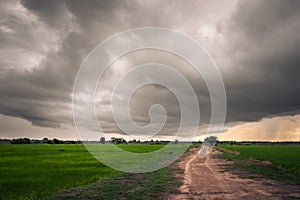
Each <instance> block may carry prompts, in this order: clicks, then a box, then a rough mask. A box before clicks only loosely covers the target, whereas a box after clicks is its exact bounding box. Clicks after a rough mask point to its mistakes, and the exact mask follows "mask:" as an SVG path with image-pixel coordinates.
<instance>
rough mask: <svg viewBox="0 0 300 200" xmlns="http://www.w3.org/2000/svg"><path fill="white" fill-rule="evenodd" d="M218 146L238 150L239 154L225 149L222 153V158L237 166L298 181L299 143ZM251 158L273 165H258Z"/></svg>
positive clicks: (299, 180) (299, 174) (299, 163)
mask: <svg viewBox="0 0 300 200" xmlns="http://www.w3.org/2000/svg"><path fill="white" fill-rule="evenodd" d="M218 148H219V149H222V148H223V149H227V150H231V151H237V152H240V155H234V154H232V153H230V152H228V151H225V152H224V153H223V155H222V157H223V158H226V159H230V160H234V161H235V166H237V167H241V168H244V169H246V170H248V171H251V172H255V173H260V174H264V175H266V176H268V177H271V178H273V179H277V180H285V181H292V182H297V183H300V146H299V145H219V146H218ZM253 159H255V160H260V161H270V162H271V163H272V164H273V165H272V166H264V165H260V164H257V163H255V162H253Z"/></svg>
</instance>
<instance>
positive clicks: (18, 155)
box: [0, 144, 162, 200]
mask: <svg viewBox="0 0 300 200" xmlns="http://www.w3.org/2000/svg"><path fill="white" fill-rule="evenodd" d="M161 147H162V145H127V146H126V145H121V146H120V148H124V149H126V150H128V151H132V152H149V151H154V150H157V149H159V148H161ZM0 156H1V160H0V173H1V179H0V199H5V200H8V199H16V200H18V199H41V198H43V197H46V196H48V195H51V194H53V193H55V192H57V191H59V190H62V189H67V188H70V187H75V186H80V185H85V184H88V183H92V182H95V181H97V180H99V179H107V178H115V177H118V176H120V175H124V173H121V172H119V171H116V170H114V169H111V168H109V167H107V166H105V165H103V164H101V163H100V162H99V161H97V160H96V159H95V158H94V157H93V156H91V155H90V153H89V152H88V151H87V150H86V149H85V147H84V146H83V145H45V144H43V145H0Z"/></svg>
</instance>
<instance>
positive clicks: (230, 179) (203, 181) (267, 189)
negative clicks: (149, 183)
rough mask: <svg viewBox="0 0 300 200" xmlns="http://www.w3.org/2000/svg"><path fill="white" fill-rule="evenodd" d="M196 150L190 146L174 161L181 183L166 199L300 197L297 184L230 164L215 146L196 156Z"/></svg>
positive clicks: (299, 189) (299, 187)
mask: <svg viewBox="0 0 300 200" xmlns="http://www.w3.org/2000/svg"><path fill="white" fill-rule="evenodd" d="M198 150H199V149H192V150H190V151H189V152H188V153H186V154H185V156H183V157H182V158H181V160H180V161H179V162H178V163H177V167H178V168H179V169H182V170H184V173H183V174H179V173H178V174H177V176H178V177H179V178H181V179H182V186H181V187H180V188H179V191H180V193H179V194H172V195H170V196H168V199H251V200H252V199H300V185H289V184H286V183H283V182H279V181H275V180H271V179H268V178H265V177H263V176H262V175H256V174H251V173H248V172H245V171H243V170H238V169H232V168H229V167H228V165H231V164H232V161H227V160H224V159H220V158H218V157H217V156H216V155H217V154H220V153H221V152H219V151H217V150H213V151H212V152H211V153H209V154H208V155H207V156H206V157H204V158H199V157H198Z"/></svg>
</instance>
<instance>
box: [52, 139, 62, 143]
mask: <svg viewBox="0 0 300 200" xmlns="http://www.w3.org/2000/svg"><path fill="white" fill-rule="evenodd" d="M53 142H54V144H61V141H60V140H58V139H56V138H54V139H53Z"/></svg>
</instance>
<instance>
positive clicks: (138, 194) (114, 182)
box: [47, 167, 180, 200]
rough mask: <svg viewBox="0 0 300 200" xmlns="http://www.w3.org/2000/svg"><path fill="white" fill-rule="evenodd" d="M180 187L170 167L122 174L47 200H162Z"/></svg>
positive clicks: (57, 194) (67, 191) (61, 193)
mask: <svg viewBox="0 0 300 200" xmlns="http://www.w3.org/2000/svg"><path fill="white" fill-rule="evenodd" d="M179 185H180V182H179V181H178V179H176V178H175V176H174V174H173V169H172V168H171V167H166V168H163V169H160V170H158V171H155V172H151V173H144V174H128V173H126V174H124V175H122V176H119V177H115V178H110V179H108V180H104V181H99V182H96V183H93V184H90V185H86V186H82V187H77V188H72V189H69V190H66V191H60V192H59V193H56V194H54V195H52V196H50V197H49V198H47V200H67V199H80V200H94V199H99V200H100V199H132V200H135V199H162V198H163V197H162V196H163V195H165V194H167V193H169V192H171V193H175V192H176V188H177V187H178V186H179Z"/></svg>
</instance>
